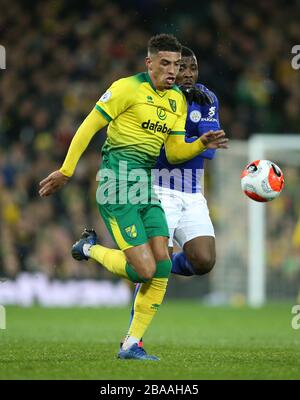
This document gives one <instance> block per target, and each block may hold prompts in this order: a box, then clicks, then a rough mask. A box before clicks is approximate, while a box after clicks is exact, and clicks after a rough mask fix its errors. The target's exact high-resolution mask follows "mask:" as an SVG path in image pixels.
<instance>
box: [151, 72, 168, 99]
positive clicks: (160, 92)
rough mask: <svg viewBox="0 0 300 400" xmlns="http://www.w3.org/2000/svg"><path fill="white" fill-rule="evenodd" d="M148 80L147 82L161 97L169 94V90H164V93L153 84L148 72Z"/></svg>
mask: <svg viewBox="0 0 300 400" xmlns="http://www.w3.org/2000/svg"><path fill="white" fill-rule="evenodd" d="M146 80H147V82H148V83H149V85H150V86H151V87H152V89H153V90H154V91H155V92H156V93H157V94H158V95H159V96H160V97H164V95H165V94H166V93H167V91H168V90H167V89H166V90H164V91H162V90H157V89H156V87H155V86H154V84H153V82H152V80H151V78H150V75H149V73H148V72H146Z"/></svg>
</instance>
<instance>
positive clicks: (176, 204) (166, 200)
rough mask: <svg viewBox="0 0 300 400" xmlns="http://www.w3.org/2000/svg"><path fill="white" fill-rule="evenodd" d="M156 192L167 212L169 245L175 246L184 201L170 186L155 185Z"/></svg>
mask: <svg viewBox="0 0 300 400" xmlns="http://www.w3.org/2000/svg"><path fill="white" fill-rule="evenodd" d="M154 190H155V193H156V195H157V197H158V198H159V200H160V203H161V206H162V208H163V210H164V212H165V216H166V219H167V224H168V228H169V247H173V238H174V232H175V229H176V227H177V226H178V223H179V220H180V217H181V210H182V201H181V199H180V197H179V196H177V195H176V194H177V192H176V191H174V190H171V189H168V188H161V187H159V186H154Z"/></svg>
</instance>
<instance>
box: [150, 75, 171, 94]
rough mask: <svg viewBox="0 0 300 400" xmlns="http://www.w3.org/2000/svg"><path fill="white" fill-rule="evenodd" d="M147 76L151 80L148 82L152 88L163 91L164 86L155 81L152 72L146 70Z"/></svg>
mask: <svg viewBox="0 0 300 400" xmlns="http://www.w3.org/2000/svg"><path fill="white" fill-rule="evenodd" d="M148 76H149V78H150V80H151V82H150V83H151V86H152V88H153V89H154V90H158V91H159V92H164V91H165V90H167V89H166V88H165V87H164V86H160V84H159V83H158V82H157V81H156V79H155V78H154V76H153V75H152V73H151V72H150V71H148ZM161 85H162V84H161Z"/></svg>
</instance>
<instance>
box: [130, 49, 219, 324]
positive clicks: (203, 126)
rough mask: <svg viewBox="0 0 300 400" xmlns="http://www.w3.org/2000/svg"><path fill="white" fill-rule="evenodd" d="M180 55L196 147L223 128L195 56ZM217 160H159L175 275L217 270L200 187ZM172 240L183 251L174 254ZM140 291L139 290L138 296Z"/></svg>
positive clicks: (208, 154) (189, 133)
mask: <svg viewBox="0 0 300 400" xmlns="http://www.w3.org/2000/svg"><path fill="white" fill-rule="evenodd" d="M181 56H182V60H181V65H180V70H179V74H178V75H177V78H176V84H177V85H178V86H179V87H181V89H182V91H183V93H184V94H185V95H186V98H187V100H188V112H187V120H186V125H185V129H186V139H185V140H186V142H192V141H194V140H196V139H197V138H199V137H200V136H201V135H203V134H204V133H206V132H208V131H216V130H219V129H220V123H219V114H218V111H219V104H218V99H217V97H216V95H215V94H214V93H213V92H212V91H210V90H209V89H208V88H206V87H205V86H204V85H202V84H200V83H197V80H198V63H197V58H196V56H195V54H194V52H193V51H192V50H191V49H189V48H187V47H182V52H181ZM214 156H215V150H214V149H208V150H206V151H204V152H203V153H201V154H199V155H198V156H196V157H195V158H193V159H191V160H189V161H186V162H184V163H182V164H176V165H174V164H170V163H169V162H168V160H167V157H166V153H165V149H164V148H162V150H161V153H160V156H159V158H158V161H157V164H156V168H157V170H158V171H156V173H155V186H154V188H155V191H156V193H157V194H158V196H159V198H160V200H161V204H162V206H163V208H164V211H165V214H166V217H167V222H168V227H169V235H170V237H169V252H170V255H171V257H172V273H173V274H178V275H183V276H191V275H203V274H206V273H208V272H210V271H211V270H212V268H213V267H214V265H215V260H216V250H215V233H214V227H213V224H212V222H211V219H210V216H209V210H208V207H207V202H206V199H205V197H204V195H203V188H202V187H201V177H202V175H203V173H204V163H205V160H211V159H213V158H214ZM174 241H175V242H176V243H177V244H178V245H179V247H180V248H181V249H182V250H183V251H181V252H179V253H173V242H174ZM138 290H139V285H137V286H136V289H135V296H136V294H137V293H138ZM132 316H133V310H132V311H131V317H132Z"/></svg>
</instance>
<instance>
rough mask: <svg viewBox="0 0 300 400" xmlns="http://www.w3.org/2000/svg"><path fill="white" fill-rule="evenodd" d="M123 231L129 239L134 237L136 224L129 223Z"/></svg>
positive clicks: (135, 235)
mask: <svg viewBox="0 0 300 400" xmlns="http://www.w3.org/2000/svg"><path fill="white" fill-rule="evenodd" d="M125 232H126V234H127V236H129V237H130V238H131V239H134V238H136V237H137V231H136V226H135V225H130V226H127V228H125Z"/></svg>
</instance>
